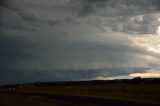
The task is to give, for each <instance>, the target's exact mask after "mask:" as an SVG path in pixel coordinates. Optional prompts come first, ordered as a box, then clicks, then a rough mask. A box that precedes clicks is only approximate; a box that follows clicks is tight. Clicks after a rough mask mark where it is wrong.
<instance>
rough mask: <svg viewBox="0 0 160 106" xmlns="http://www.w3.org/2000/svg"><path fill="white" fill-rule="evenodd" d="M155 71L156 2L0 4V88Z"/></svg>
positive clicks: (158, 54)
mask: <svg viewBox="0 0 160 106" xmlns="http://www.w3.org/2000/svg"><path fill="white" fill-rule="evenodd" d="M159 70H160V1H159V0H1V1H0V84H8V83H24V82H36V81H69V80H93V79H94V80H95V79H98V80H99V79H100V80H101V79H117V78H133V77H137V76H141V77H160V71H159Z"/></svg>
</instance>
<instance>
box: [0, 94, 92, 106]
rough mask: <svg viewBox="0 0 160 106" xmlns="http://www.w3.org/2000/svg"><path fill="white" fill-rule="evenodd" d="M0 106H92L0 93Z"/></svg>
mask: <svg viewBox="0 0 160 106" xmlns="http://www.w3.org/2000/svg"><path fill="white" fill-rule="evenodd" d="M0 106H94V105H90V104H82V103H71V102H64V101H60V100H53V99H49V98H43V97H39V96H22V95H15V94H12V93H4V92H0Z"/></svg>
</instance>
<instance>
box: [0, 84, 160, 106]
mask: <svg viewBox="0 0 160 106" xmlns="http://www.w3.org/2000/svg"><path fill="white" fill-rule="evenodd" d="M8 91H9V88H7V87H6V88H3V89H0V101H1V102H0V106H28V105H30V106H93V105H89V104H81V103H72V102H66V101H60V100H54V99H49V98H45V97H40V96H33V95H32V96H31V95H30V96H24V95H17V94H16V93H20V92H25V93H27V92H28V93H43V94H62V95H73V96H74V95H76V96H77V95H78V96H84V97H95V98H102V99H111V100H125V101H132V102H139V103H150V104H160V84H159V83H155V84H153V83H150V84H149V83H134V84H129V83H127V84H126V83H107V84H78V85H77V84H71V85H66V84H64V85H63V84H62V85H55V86H17V87H15V91H14V93H13V92H12V93H9V92H8Z"/></svg>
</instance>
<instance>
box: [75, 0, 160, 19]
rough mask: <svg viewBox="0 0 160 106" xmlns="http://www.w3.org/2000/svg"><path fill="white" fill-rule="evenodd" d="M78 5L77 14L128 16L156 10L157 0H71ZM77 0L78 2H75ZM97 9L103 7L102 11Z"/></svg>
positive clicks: (158, 2)
mask: <svg viewBox="0 0 160 106" xmlns="http://www.w3.org/2000/svg"><path fill="white" fill-rule="evenodd" d="M73 2H75V4H77V7H79V10H78V15H79V16H87V15H91V14H95V13H96V14H98V15H102V16H109V17H113V16H128V15H138V14H144V13H151V12H158V11H159V10H160V1H159V0H73ZM77 2H78V3H77ZM98 9H105V11H102V13H101V12H100V14H99V11H97V10H98Z"/></svg>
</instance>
